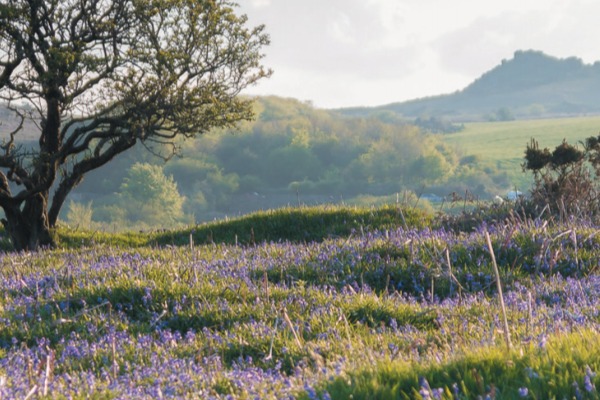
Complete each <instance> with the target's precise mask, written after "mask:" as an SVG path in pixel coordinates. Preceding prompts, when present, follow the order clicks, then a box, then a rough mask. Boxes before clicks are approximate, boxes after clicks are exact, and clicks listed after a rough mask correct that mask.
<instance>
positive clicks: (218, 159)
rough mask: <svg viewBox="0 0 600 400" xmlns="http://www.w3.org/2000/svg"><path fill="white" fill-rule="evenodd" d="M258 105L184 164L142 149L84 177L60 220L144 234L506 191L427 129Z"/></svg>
mask: <svg viewBox="0 0 600 400" xmlns="http://www.w3.org/2000/svg"><path fill="white" fill-rule="evenodd" d="M255 107H256V110H255V111H256V115H257V118H256V120H255V121H252V122H246V123H244V124H243V125H241V126H240V127H239V129H237V130H235V131H219V132H213V133H211V134H208V135H205V136H202V137H200V138H199V139H196V140H194V141H187V142H182V143H180V149H179V152H180V154H181V157H176V158H174V159H171V160H170V161H169V162H167V163H165V162H163V161H162V160H161V159H160V158H158V157H155V156H153V155H152V154H151V153H149V152H147V151H146V150H145V149H144V148H143V147H141V148H139V149H137V150H135V151H133V152H131V153H130V154H126V155H123V156H121V157H120V158H118V159H117V160H115V161H114V162H113V163H111V164H110V165H108V166H106V167H104V168H103V169H100V170H98V171H96V172H94V173H91V174H90V175H89V176H87V177H86V179H85V180H84V182H83V183H82V184H81V185H80V186H79V187H78V188H77V190H76V191H75V192H74V193H73V196H72V197H71V199H72V201H71V203H70V205H69V207H67V209H66V210H65V213H64V215H63V216H62V219H63V220H66V221H67V222H68V223H69V224H71V225H83V226H92V227H94V226H95V227H98V228H104V229H109V230H112V229H114V230H119V229H125V228H126V229H131V228H136V229H150V228H156V227H172V226H177V225H186V224H193V223H197V222H201V221H206V220H212V219H215V218H223V217H225V216H235V215H238V214H240V213H246V212H250V211H253V210H259V209H268V208H274V207H280V206H286V205H298V204H307V205H313V204H322V203H342V202H343V203H349V204H352V203H355V204H378V203H382V202H393V201H396V200H397V201H404V202H411V203H412V204H417V203H419V204H420V205H426V204H427V201H426V198H432V197H434V198H436V197H440V198H441V197H444V196H446V195H448V194H450V193H452V192H456V193H459V194H465V193H467V192H468V193H469V196H473V197H478V198H489V197H493V195H495V194H498V193H503V192H505V190H506V188H508V187H509V183H508V182H507V178H506V176H505V175H504V174H501V173H498V171H497V170H496V169H495V168H494V167H493V166H490V165H487V164H486V162H485V160H483V159H481V158H480V157H478V156H475V155H471V154H461V153H460V152H459V151H457V149H453V148H451V147H450V146H448V145H446V144H444V143H443V141H442V140H441V137H440V135H441V134H440V133H432V132H431V131H432V130H431V129H427V127H418V126H415V125H414V124H409V123H406V122H404V121H403V120H400V119H394V118H390V117H389V116H386V115H382V116H379V117H365V118H363V117H347V116H343V115H341V114H339V113H336V112H334V111H325V110H318V109H315V108H313V107H312V106H311V105H310V104H306V103H302V102H299V101H297V100H292V99H282V98H276V97H266V98H258V99H257V100H256V104H255ZM427 122H428V123H431V120H427ZM437 125H439V124H437ZM442 126H443V124H442ZM158 150H160V149H158ZM421 197H422V198H421ZM164 210H169V212H166V213H165V212H163V211H164Z"/></svg>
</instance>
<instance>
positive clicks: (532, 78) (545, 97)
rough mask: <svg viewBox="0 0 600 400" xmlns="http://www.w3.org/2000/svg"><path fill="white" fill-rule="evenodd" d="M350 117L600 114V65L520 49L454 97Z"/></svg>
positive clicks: (353, 112) (356, 110) (376, 109)
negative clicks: (385, 115)
mask: <svg viewBox="0 0 600 400" xmlns="http://www.w3.org/2000/svg"><path fill="white" fill-rule="evenodd" d="M340 112H341V113H344V114H346V115H362V116H365V115H378V114H382V113H391V114H396V115H399V116H403V117H405V118H407V119H411V118H417V117H422V116H430V117H431V116H435V117H444V118H447V119H449V120H453V121H481V120H493V119H510V118H515V117H516V118H519V119H528V118H532V117H534V118H539V117H546V118H549V117H556V116H569V115H582V114H585V113H599V112H600V63H598V62H597V63H595V64H593V65H587V64H584V63H583V62H582V61H581V60H580V59H577V58H575V57H570V58H566V59H559V58H555V57H552V56H548V55H546V54H544V53H542V52H539V51H532V50H528V51H516V52H515V54H514V57H513V58H512V59H510V60H502V62H501V63H500V64H499V65H498V66H496V67H495V68H493V69H491V70H490V71H487V72H486V73H484V74H483V75H482V76H481V77H479V78H478V79H476V80H475V81H474V82H473V83H471V84H470V85H469V86H467V87H466V88H464V89H463V90H459V91H456V92H455V93H452V94H446V95H441V96H433V97H427V98H422V99H415V100H410V101H406V102H401V103H392V104H387V105H383V106H379V107H373V108H348V109H343V110H340Z"/></svg>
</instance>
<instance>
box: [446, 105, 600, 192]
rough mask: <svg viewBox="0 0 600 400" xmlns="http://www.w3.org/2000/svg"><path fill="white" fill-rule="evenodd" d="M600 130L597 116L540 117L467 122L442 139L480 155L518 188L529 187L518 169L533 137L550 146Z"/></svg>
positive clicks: (571, 140) (593, 133)
mask: <svg viewBox="0 0 600 400" xmlns="http://www.w3.org/2000/svg"><path fill="white" fill-rule="evenodd" d="M598 132H600V116H593V117H579V118H557V119H539V120H525V121H508V122H478V123H467V124H465V129H464V130H463V131H462V132H457V133H453V134H448V135H445V136H444V140H445V141H446V142H447V143H448V144H451V145H453V146H456V148H458V149H460V151H461V152H462V153H463V154H464V155H470V154H475V155H480V156H482V157H483V158H484V159H485V160H487V161H489V162H490V163H491V165H493V166H495V167H497V168H498V169H499V170H501V171H505V172H506V173H507V174H508V175H509V176H510V178H511V180H512V182H513V184H514V186H515V187H517V188H518V189H519V190H524V189H527V188H529V186H530V185H529V180H528V179H529V178H528V177H527V176H526V175H524V174H523V173H522V172H521V164H522V163H523V156H524V153H525V148H526V146H527V144H528V143H529V141H530V139H531V138H532V137H533V138H535V139H536V140H537V141H538V142H539V144H540V147H542V148H544V147H548V148H550V149H553V148H554V147H555V146H557V145H558V144H560V143H561V142H562V140H563V139H566V140H567V141H568V142H569V143H572V144H574V143H578V142H579V141H581V140H584V139H585V138H587V137H589V136H596V135H598Z"/></svg>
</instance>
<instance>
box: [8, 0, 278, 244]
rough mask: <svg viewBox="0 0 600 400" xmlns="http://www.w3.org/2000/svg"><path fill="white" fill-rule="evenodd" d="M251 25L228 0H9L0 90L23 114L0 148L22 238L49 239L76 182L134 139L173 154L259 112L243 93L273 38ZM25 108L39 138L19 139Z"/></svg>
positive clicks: (11, 213)
mask: <svg viewBox="0 0 600 400" xmlns="http://www.w3.org/2000/svg"><path fill="white" fill-rule="evenodd" d="M246 25H247V18H246V16H244V15H241V16H238V15H236V13H235V4H234V3H231V2H229V1H226V0H7V1H4V2H2V4H0V99H1V100H3V101H4V102H5V103H6V104H7V105H8V108H9V109H10V110H11V111H12V112H13V113H14V114H15V115H16V116H17V117H18V120H19V121H20V123H19V124H18V126H17V127H16V128H15V129H14V130H12V132H10V134H9V137H7V139H6V140H5V141H4V143H3V144H2V146H1V148H0V169H1V171H0V207H2V208H3V210H4V212H5V215H6V219H5V220H4V221H3V222H4V225H5V227H6V228H7V230H8V232H9V234H10V235H11V238H12V240H13V243H14V245H15V248H17V249H35V248H37V247H38V246H40V245H51V244H52V238H51V235H50V229H51V228H52V227H53V226H54V225H55V224H56V222H57V218H58V215H59V211H60V209H61V207H62V206H63V204H64V201H65V199H66V197H67V195H68V194H69V193H70V191H71V190H72V189H73V188H74V187H75V186H77V185H78V184H79V183H80V182H81V181H82V179H83V177H84V175H85V174H86V173H88V172H89V171H92V170H94V169H97V168H99V167H101V166H103V165H105V164H107V163H108V162H110V161H111V160H112V159H113V158H114V157H115V156H116V155H118V154H120V153H122V152H124V151H126V150H128V149H130V148H132V147H133V146H135V145H136V144H137V143H141V144H143V145H144V146H146V147H147V148H148V149H149V150H151V151H155V152H160V154H159V155H161V156H162V157H164V158H169V157H170V156H172V155H173V154H174V153H175V152H176V151H177V147H176V144H177V143H178V142H177V140H176V139H178V138H179V137H194V136H196V135H198V134H202V133H205V132H207V131H209V130H210V129H212V128H215V127H232V126H233V125H235V124H236V123H237V122H238V121H241V120H248V119H250V118H251V117H252V115H253V114H252V108H251V104H250V101H249V100H247V99H241V98H240V97H239V96H238V94H239V93H240V91H241V90H242V89H244V88H245V87H247V86H249V85H252V84H254V83H255V82H257V81H258V80H259V79H261V78H264V77H267V76H269V75H270V71H269V70H267V69H265V68H264V67H263V66H262V64H261V62H262V57H263V54H262V53H261V49H262V47H263V46H266V45H268V43H269V38H268V36H267V35H266V34H265V33H264V26H258V27H254V28H248V27H247V26H246ZM27 120H30V121H33V123H35V124H36V126H37V130H38V132H39V139H38V141H37V144H36V145H35V146H33V147H25V146H23V145H20V144H19V142H18V140H17V139H18V136H19V133H20V132H21V131H22V127H23V124H24V123H25V122H26V121H27ZM165 144H167V145H168V146H165ZM156 145H158V146H156ZM159 149H160V150H159Z"/></svg>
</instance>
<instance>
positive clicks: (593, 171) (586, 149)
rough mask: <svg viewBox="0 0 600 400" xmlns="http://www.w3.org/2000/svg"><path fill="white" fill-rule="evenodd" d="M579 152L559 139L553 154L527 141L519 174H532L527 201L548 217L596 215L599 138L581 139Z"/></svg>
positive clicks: (598, 205) (599, 202) (599, 194)
mask: <svg viewBox="0 0 600 400" xmlns="http://www.w3.org/2000/svg"><path fill="white" fill-rule="evenodd" d="M582 144H583V149H582V150H580V149H579V148H578V147H576V146H573V145H571V144H569V143H567V141H566V140H563V142H562V143H561V144H559V145H558V146H556V148H555V149H554V150H553V151H550V150H549V149H548V148H544V149H540V147H539V145H538V142H537V141H536V140H535V139H533V138H532V139H531V142H530V143H529V144H528V145H527V148H526V150H525V162H524V163H523V171H524V172H527V171H530V172H531V173H533V178H534V183H533V187H532V189H531V202H532V203H533V205H534V206H537V207H539V208H545V207H547V208H548V209H549V211H550V212H551V213H552V215H559V216H560V217H561V218H565V217H566V216H569V215H571V216H578V217H595V216H597V215H598V214H599V212H600V191H599V187H598V183H597V178H598V176H600V136H598V137H593V136H592V137H589V138H587V139H586V140H585V142H583V143H582Z"/></svg>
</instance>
